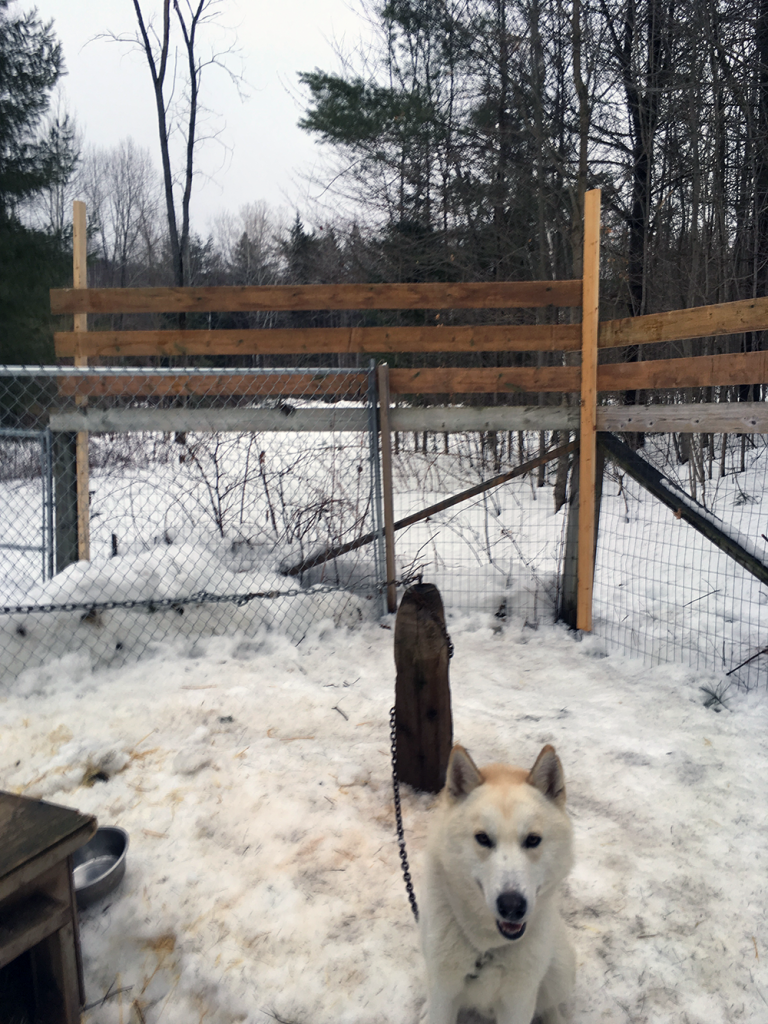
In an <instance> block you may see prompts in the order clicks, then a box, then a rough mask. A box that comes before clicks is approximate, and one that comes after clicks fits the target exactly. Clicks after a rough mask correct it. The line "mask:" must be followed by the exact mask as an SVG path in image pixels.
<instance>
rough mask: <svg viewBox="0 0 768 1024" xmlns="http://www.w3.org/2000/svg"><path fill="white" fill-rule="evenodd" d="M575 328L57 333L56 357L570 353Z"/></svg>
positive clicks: (577, 332) (576, 338)
mask: <svg viewBox="0 0 768 1024" xmlns="http://www.w3.org/2000/svg"><path fill="white" fill-rule="evenodd" d="M579 338H580V328H579V325H578V324H537V325H533V324H532V325H530V326H520V325H512V326H486V325H481V326H474V327H473V326H467V327H448V326H444V327H306V328H282V327H281V328H275V329H274V330H241V331H232V330H221V331H177V330H169V331H89V332H88V334H87V335H85V336H84V335H80V334H74V333H73V332H69V331H59V332H57V333H56V334H55V335H54V341H55V344H56V355H57V356H72V355H75V352H76V351H77V353H80V354H83V355H88V356H126V357H131V356H160V357H163V358H168V357H171V356H179V355H190V356H199V355H207V356H211V355H227V356H229V355H286V354H303V353H314V354H318V355H319V354H325V353H349V352H360V353H374V352H375V353H382V354H384V353H388V352H574V351H578V348H579Z"/></svg>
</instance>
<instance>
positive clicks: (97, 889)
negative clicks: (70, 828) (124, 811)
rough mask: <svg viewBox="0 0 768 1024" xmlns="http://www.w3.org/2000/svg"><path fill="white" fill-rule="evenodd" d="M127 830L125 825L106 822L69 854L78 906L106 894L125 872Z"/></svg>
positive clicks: (85, 904) (85, 905)
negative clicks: (117, 825)
mask: <svg viewBox="0 0 768 1024" xmlns="http://www.w3.org/2000/svg"><path fill="white" fill-rule="evenodd" d="M127 853H128V833H127V832H126V831H125V829H124V828H117V827H116V826H105V827H104V828H98V829H96V834H95V835H94V836H93V838H92V839H91V840H90V841H89V842H87V843H86V844H85V846H81V847H80V849H79V850H75V852H74V853H73V854H72V874H73V877H74V880H75V894H76V895H77V905H78V907H87V906H88V904H89V903H95V902H96V900H100V899H101V898H102V896H106V895H107V893H108V892H112V890H113V889H114V888H115V887H116V886H117V885H118V884H119V883H120V881H121V880H122V877H123V875H124V874H125V860H126V855H127Z"/></svg>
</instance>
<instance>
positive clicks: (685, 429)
mask: <svg viewBox="0 0 768 1024" xmlns="http://www.w3.org/2000/svg"><path fill="white" fill-rule="evenodd" d="M539 408H541V409H546V406H540V407H539ZM486 429H487V430H489V429H491V428H490V427H486ZM547 429H552V428H547ZM597 429H598V430H612V431H614V432H616V431H631V432H635V431H642V432H643V433H644V434H648V433H661V434H674V433H683V434H684V433H702V434H704V433H706V434H768V402H687V403H685V404H680V405H601V406H599V407H598V410H597Z"/></svg>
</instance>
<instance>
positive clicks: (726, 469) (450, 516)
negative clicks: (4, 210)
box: [0, 367, 768, 685]
mask: <svg viewBox="0 0 768 1024" xmlns="http://www.w3.org/2000/svg"><path fill="white" fill-rule="evenodd" d="M373 389H374V375H373V373H372V372H368V373H366V372H363V371H360V370H349V371H343V370H317V369H312V370H306V369H304V370H295V371H293V370H264V371H260V370H242V369H238V370H230V369H224V370H218V369H210V368H208V369H184V370H159V369H137V368H133V369H128V368H98V369H75V368H72V367H69V368H47V369H36V370H32V369H22V368H14V369H12V368H6V369H5V370H4V371H0V406H1V407H2V421H1V422H0V517H1V518H2V539H1V540H0V650H1V651H2V656H3V666H4V671H5V672H6V673H9V674H12V675H16V674H18V673H20V672H22V671H23V670H24V669H25V668H28V667H32V666H35V665H38V664H40V663H41V662H43V661H45V660H47V659H50V658H52V657H61V656H69V657H74V658H82V659H83V664H84V665H85V664H91V665H93V664H107V663H112V662H121V661H124V660H126V659H128V658H133V657H136V656H139V655H141V654H142V653H143V652H144V651H146V650H147V649H150V650H151V649H152V647H153V646H154V645H156V644H158V643H161V642H162V643H169V642H173V643H179V644H182V645H186V648H187V649H190V648H191V649H194V645H195V644H199V643H200V642H201V639H202V638H205V637H207V636H212V635H219V634H227V635H230V636H231V635H237V636H239V637H241V638H242V648H241V649H242V651H243V653H247V651H248V650H249V649H252V648H253V645H254V644H258V643H261V642H262V641H263V639H264V638H265V637H266V636H267V635H268V633H269V631H270V629H272V628H277V629H279V630H280V631H281V632H283V633H286V634H287V635H288V636H290V637H291V638H293V639H294V640H295V641H297V642H300V641H301V639H302V637H303V636H304V635H305V634H306V633H307V630H308V629H310V628H311V627H312V624H313V623H316V622H318V621H322V620H331V621H333V622H334V623H351V622H354V621H359V620H360V619H361V618H362V617H367V616H368V615H370V614H373V615H378V614H379V613H380V611H381V609H382V604H381V597H382V589H383V580H384V577H385V573H384V570H383V559H382V553H381V524H380V520H379V512H378V509H379V491H378V474H379V463H378V447H377V425H376V409H375V406H376V396H375V393H374V390H373ZM78 438H80V443H81V455H80V456H79V457H78ZM83 439H85V449H84V450H85V451H86V452H87V464H86V463H84V459H83V456H82V450H83V449H82V444H83ZM567 439H568V434H567V432H565V431H561V432H554V433H553V432H548V433H546V434H542V433H541V432H533V431H514V432H510V431H483V432H478V431H472V432H452V433H436V432H434V431H429V432H422V431H420V432H418V433H416V432H413V431H408V432H403V431H399V432H395V433H393V435H392V443H393V466H394V504H395V519H396V520H397V519H400V518H404V517H405V516H407V515H411V514H413V513H414V512H417V511H419V510H421V509H425V508H427V507H428V506H430V505H433V504H435V503H436V502H438V501H441V500H442V499H445V498H448V497H450V496H452V495H456V494H457V493H459V492H460V491H462V490H464V489H465V488H467V487H470V486H472V485H474V484H477V483H479V482H480V481H483V480H487V479H488V478H489V477H491V476H494V475H495V474H498V473H503V472H504V471H505V470H508V469H511V468H513V467H515V466H519V465H520V464H521V463H525V462H527V461H529V460H531V459H534V458H536V457H537V456H539V455H540V454H541V453H542V452H543V451H544V450H545V449H546V448H550V447H554V446H556V445H558V444H562V443H564V442H565V441H567ZM642 455H643V458H645V459H647V460H649V461H650V462H651V463H652V464H654V465H655V466H656V467H657V468H658V469H660V470H661V471H662V472H663V473H664V474H665V475H666V476H667V477H668V478H669V479H670V480H672V481H673V482H674V483H676V484H677V485H678V486H679V487H680V489H681V490H683V491H687V492H688V493H689V494H692V496H693V498H695V499H696V500H697V501H698V502H700V503H701V504H703V505H704V506H705V507H706V508H707V509H708V510H709V511H710V512H711V513H713V514H715V515H716V516H718V517H719V520H720V521H721V524H722V527H723V529H724V531H725V532H726V533H730V534H731V535H738V536H739V537H741V538H742V539H743V540H744V541H745V543H747V544H748V545H749V546H751V548H752V549H754V550H755V551H757V553H758V555H759V556H761V557H762V558H763V560H764V561H765V554H762V555H761V553H763V552H764V553H768V540H766V538H768V522H766V521H764V520H763V508H762V503H763V494H764V493H765V489H766V479H765V477H766V472H767V471H768V445H766V438H764V437H759V436H756V437H744V436H739V435H731V436H730V437H728V436H726V437H723V436H722V435H718V436H717V437H712V436H711V435H678V436H672V435H648V436H647V437H646V439H645V445H644V448H643V450H642ZM78 458H79V461H78ZM569 461H570V463H571V464H572V461H573V460H572V458H571V459H570V460H569V459H566V458H565V457H563V458H560V459H557V460H555V461H552V462H550V463H548V464H547V465H546V466H542V467H539V468H537V469H534V470H532V471H531V472H529V473H528V474H527V475H525V476H522V477H520V478H518V479H515V480H510V481H508V482H507V483H505V484H503V485H502V486H500V487H495V488H493V489H491V490H488V491H486V492H484V493H483V494H480V495H478V496H476V497H474V498H472V499H470V500H469V501H462V502H460V503H459V504H456V505H454V506H453V507H451V508H447V509H445V510H443V511H440V512H437V513H434V514H432V515H430V516H429V517H428V518H426V519H424V520H422V521H420V522H417V523H415V524H414V525H412V526H409V527H407V528H406V529H403V530H400V531H398V533H397V534H396V550H397V570H396V571H397V579H398V584H399V587H400V592H401V593H402V588H403V587H404V586H406V585H407V584H408V583H410V582H412V581H416V580H418V579H426V580H429V581H430V582H434V583H436V585H437V586H438V587H439V588H440V591H441V593H442V595H443V600H444V603H445V606H446V609H447V610H448V611H449V612H450V611H455V610H462V611H481V612H482V613H483V614H484V615H488V616H490V617H491V620H492V621H494V618H496V619H498V621H499V622H500V623H501V622H503V621H504V620H505V619H511V620H513V621H517V622H518V623H520V624H521V625H523V626H526V625H527V626H529V627H534V628H535V627H536V625H537V624H538V623H539V622H541V621H552V620H554V619H555V618H556V617H557V614H558V610H559V607H560V601H561V594H562V587H563V562H564V554H565V546H566V533H567V531H566V524H567V518H568V510H569V506H568V503H567V502H566V501H565V496H566V481H567V470H568V465H569ZM84 470H85V471H84ZM78 487H79V488H80V492H81V501H80V505H81V508H82V506H83V500H82V499H83V494H84V493H87V494H88V500H87V511H88V514H87V526H88V533H89V536H88V546H89V550H88V552H87V555H88V558H87V560H83V558H82V557H81V558H79V556H82V550H81V545H82V542H83V538H82V536H80V535H79V533H78V514H77V513H78V501H77V492H78ZM80 526H81V527H82V523H81V524H80ZM371 533H372V534H374V535H375V536H376V540H375V541H374V542H372V543H371V542H368V543H363V544H361V545H360V546H355V544H354V542H355V541H356V540H359V539H361V538H364V537H365V536H366V535H367V534H371ZM344 547H346V548H348V550H346V551H344V552H343V553H340V552H339V550H338V549H339V548H344ZM333 552H336V553H335V554H333ZM328 553H331V557H327V556H328ZM318 554H320V555H321V556H322V557H320V558H319V559H318V557H317V556H318ZM767 627H768V588H766V587H765V586H763V585H761V584H760V583H759V582H758V581H757V580H756V579H755V578H754V577H753V576H751V575H750V574H749V573H747V572H746V571H745V570H744V569H742V568H740V567H739V566H738V565H737V564H736V563H734V562H733V561H732V560H731V559H730V558H729V557H728V556H727V555H725V554H723V553H722V552H721V551H720V550H719V549H717V548H716V547H714V546H713V545H712V543H711V542H710V541H708V540H706V539H705V538H704V537H702V536H701V535H700V534H698V533H696V531H695V530H693V529H692V528H691V527H690V526H688V525H687V524H686V523H685V522H683V521H680V520H679V519H676V518H675V515H674V513H673V512H671V511H669V510H668V509H667V508H666V507H664V506H663V505H661V504H660V503H659V502H658V501H657V500H656V499H655V498H653V497H652V496H651V495H650V494H648V493H647V492H646V491H644V490H643V488H642V487H641V486H640V485H639V484H637V483H636V482H634V481H633V480H632V479H631V478H630V477H629V476H628V475H627V474H626V473H624V472H622V471H621V470H620V469H618V468H617V467H616V466H615V465H614V464H612V463H611V462H610V461H608V462H607V463H606V470H605V477H604V487H603V496H602V504H601V513H600V523H599V533H598V549H597V563H596V574H595V598H594V629H595V633H596V634H597V635H598V636H602V637H604V638H605V640H606V641H607V643H608V645H609V647H611V648H614V649H620V650H625V651H628V652H631V653H636V654H640V655H642V656H644V657H646V658H647V659H648V660H650V661H657V662H658V661H688V662H689V663H691V664H692V665H694V666H696V667H700V668H708V669H714V670H717V671H722V672H723V673H724V674H726V673H732V675H731V676H730V677H728V678H732V679H733V680H734V681H737V682H739V683H743V684H747V685H751V684H754V683H755V682H757V681H758V680H760V679H764V678H765V672H766V667H768V654H764V653H761V652H763V651H764V650H765V649H768V629H767Z"/></svg>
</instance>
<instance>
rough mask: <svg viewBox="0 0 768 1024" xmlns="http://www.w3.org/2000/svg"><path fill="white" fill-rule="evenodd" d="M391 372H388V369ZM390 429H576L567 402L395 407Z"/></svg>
mask: <svg viewBox="0 0 768 1024" xmlns="http://www.w3.org/2000/svg"><path fill="white" fill-rule="evenodd" d="M390 372H391V371H390ZM389 425H390V429H391V430H431V431H434V432H436V433H458V432H463V431H469V430H538V431H541V430H577V429H578V426H579V410H578V409H577V408H576V407H575V406H568V405H491V406H488V405H485V406H483V405H478V406H466V405H465V406H458V405H454V406H444V405H443V406H441V405H434V406H412V407H410V408H404V407H403V406H397V407H395V408H394V409H391V410H390V414H389Z"/></svg>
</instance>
